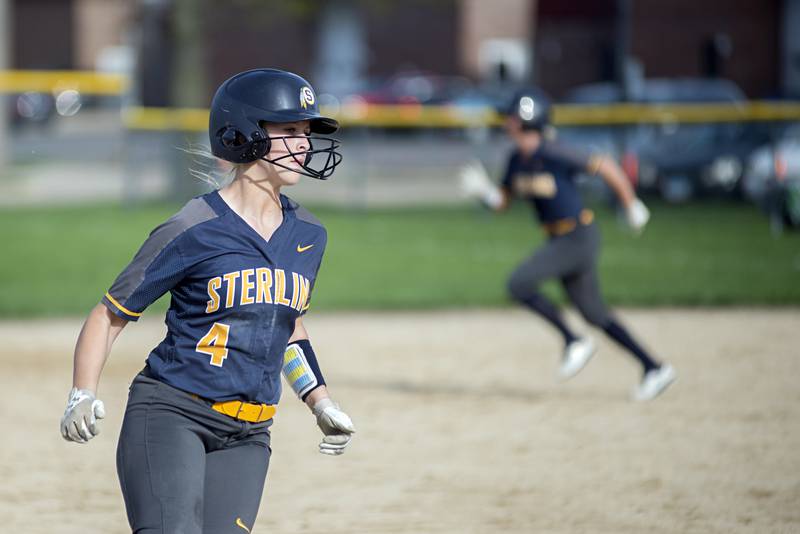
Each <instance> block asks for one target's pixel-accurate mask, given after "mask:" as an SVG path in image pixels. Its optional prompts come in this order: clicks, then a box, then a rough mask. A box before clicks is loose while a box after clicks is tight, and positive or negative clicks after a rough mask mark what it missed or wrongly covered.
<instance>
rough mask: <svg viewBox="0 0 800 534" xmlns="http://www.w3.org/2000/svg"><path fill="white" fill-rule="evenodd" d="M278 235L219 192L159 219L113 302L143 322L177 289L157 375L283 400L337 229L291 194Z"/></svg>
mask: <svg viewBox="0 0 800 534" xmlns="http://www.w3.org/2000/svg"><path fill="white" fill-rule="evenodd" d="M280 198H281V205H282V208H283V222H282V223H281V224H280V226H279V227H278V228H277V229H276V230H275V232H274V234H273V235H272V236H271V237H270V239H269V241H266V240H264V238H263V237H262V236H261V235H260V234H259V233H258V232H256V230H255V229H254V228H252V227H251V226H250V225H248V224H247V223H246V222H245V221H244V220H243V219H242V218H241V217H239V215H237V214H236V212H234V211H233V210H232V209H230V207H229V206H228V205H227V204H226V203H225V201H224V200H223V199H222V197H220V195H219V193H217V192H216V191H214V192H212V193H209V194H207V195H203V196H201V197H197V198H195V199H193V200H191V201H189V202H188V203H187V204H186V205H185V206H184V207H183V209H181V211H180V212H178V213H177V214H176V215H174V216H173V217H172V218H170V219H169V220H168V221H167V222H165V223H164V224H162V225H161V226H159V227H157V228H156V229H155V230H153V232H152V233H151V234H150V237H148V239H147V240H146V241H145V243H144V244H143V245H142V247H141V249H140V250H139V252H138V253H137V254H136V256H135V257H134V259H133V261H132V262H131V263H130V265H128V266H127V267H126V268H125V270H124V271H123V272H122V273H121V274H120V275H119V277H117V279H116V281H115V282H114V284H113V285H112V286H111V289H109V291H108V293H106V295H105V296H104V297H103V303H104V304H105V305H106V306H107V307H108V308H109V309H110V310H111V311H112V312H114V313H115V314H116V315H118V316H120V317H122V318H124V319H127V320H129V321H135V320H137V319H138V317H139V316H140V315H141V314H142V311H143V310H144V309H145V308H147V306H149V305H150V304H151V303H153V302H154V301H155V300H156V299H158V298H159V297H160V296H161V295H163V294H164V293H166V292H167V291H169V292H170V293H171V297H172V299H171V303H170V307H169V311H167V316H166V324H167V335H166V337H165V338H164V340H163V341H162V342H161V343H160V344H159V345H158V346H157V347H156V348H155V349H153V351H152V352H151V353H150V355H149V356H148V357H147V363H148V365H149V367H150V372H151V374H152V375H153V377H154V378H156V379H158V380H161V381H163V382H166V383H167V384H169V385H171V386H174V387H176V388H179V389H182V390H184V391H188V392H191V393H195V394H197V395H200V396H201V397H205V398H208V399H212V400H215V401H224V400H232V399H240V400H245V401H250V402H263V403H266V404H276V403H277V402H278V399H279V398H280V393H281V381H280V377H281V367H282V364H283V353H284V351H285V349H286V345H287V343H288V341H289V337H290V336H291V335H292V333H293V332H294V325H295V320H296V319H297V318H298V317H299V316H300V315H302V314H303V313H304V312H305V310H306V309H307V308H308V305H309V299H310V296H311V291H312V289H313V287H314V282H315V280H316V277H317V272H318V270H319V266H320V262H321V261H322V255H323V252H324V251H325V245H326V242H327V234H326V232H325V229H324V227H323V226H322V224H321V223H320V222H319V221H318V220H317V219H315V218H314V217H313V216H312V215H311V214H310V213H309V212H308V211H307V210H305V209H303V208H301V207H300V206H299V205H298V204H297V203H295V202H294V201H292V200H290V199H289V198H287V197H285V196H283V195H281V197H280Z"/></svg>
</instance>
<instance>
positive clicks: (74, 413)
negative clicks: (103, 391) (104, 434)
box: [61, 388, 106, 443]
mask: <svg viewBox="0 0 800 534" xmlns="http://www.w3.org/2000/svg"><path fill="white" fill-rule="evenodd" d="M105 416H106V408H105V406H104V405H103V401H101V400H99V399H96V398H95V396H94V393H92V392H91V391H89V390H88V389H78V388H72V390H71V391H70V392H69V400H68V401H67V409H66V410H64V417H62V418H61V435H62V436H64V439H65V440H67V441H74V442H76V443H86V442H87V441H89V440H90V439H92V438H93V437H95V436H96V435H98V434H99V433H100V424H99V423H100V419H102V418H104V417H105Z"/></svg>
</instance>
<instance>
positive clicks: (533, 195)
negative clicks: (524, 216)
mask: <svg viewBox="0 0 800 534" xmlns="http://www.w3.org/2000/svg"><path fill="white" fill-rule="evenodd" d="M590 161H591V158H590V157H589V156H588V155H587V154H583V153H581V152H578V151H574V150H570V149H568V148H566V147H564V146H562V145H558V144H555V143H552V142H549V141H543V142H542V144H541V145H540V146H539V149H538V150H536V152H534V153H533V154H531V155H530V156H528V157H525V156H523V155H522V154H521V153H520V152H519V151H518V150H515V151H514V152H512V153H511V156H510V158H509V160H508V167H507V169H506V173H505V175H504V176H503V181H502V184H501V185H502V187H503V188H504V189H506V190H507V191H508V192H509V193H510V194H512V195H515V196H518V197H520V198H522V199H525V200H528V201H529V202H530V203H531V204H532V206H533V207H534V209H535V211H536V214H537V216H538V217H539V220H540V221H541V222H542V223H551V222H554V221H557V220H559V219H566V218H569V217H573V218H575V217H578V216H579V214H580V212H581V210H582V209H583V203H582V202H581V198H580V195H579V194H578V188H577V187H576V184H575V175H576V174H578V173H579V172H583V171H586V170H587V169H588V168H589V165H590Z"/></svg>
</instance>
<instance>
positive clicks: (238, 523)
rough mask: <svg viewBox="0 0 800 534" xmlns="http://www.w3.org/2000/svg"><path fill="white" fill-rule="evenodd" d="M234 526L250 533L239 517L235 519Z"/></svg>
mask: <svg viewBox="0 0 800 534" xmlns="http://www.w3.org/2000/svg"><path fill="white" fill-rule="evenodd" d="M236 526H237V527H241V528H243V529H244V530H245V531H246V532H250V529H249V528H247V526H246V525H245V524H244V523H242V519H241V518H239V517H237V518H236Z"/></svg>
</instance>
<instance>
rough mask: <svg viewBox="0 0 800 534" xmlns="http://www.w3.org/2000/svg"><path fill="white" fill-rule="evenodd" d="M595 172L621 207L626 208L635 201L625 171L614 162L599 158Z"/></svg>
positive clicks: (606, 158)
mask: <svg viewBox="0 0 800 534" xmlns="http://www.w3.org/2000/svg"><path fill="white" fill-rule="evenodd" d="M597 172H598V173H599V174H600V176H601V177H602V178H603V181H605V182H606V183H607V184H608V186H609V187H610V188H611V189H612V190H613V191H614V194H616V195H617V198H619V200H620V202H622V205H623V206H625V207H626V208H627V207H628V206H630V205H631V203H632V202H633V201H634V200H635V199H636V194H635V193H634V192H633V187H631V183H630V180H628V177H627V176H626V175H625V171H623V170H622V168H620V166H619V165H617V164H616V162H615V161H614V160H612V159H611V158H608V157H602V158H600V160H599V161H598V162H597Z"/></svg>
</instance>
